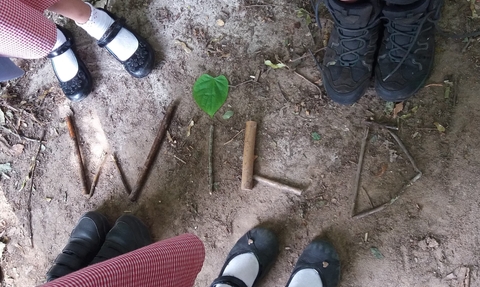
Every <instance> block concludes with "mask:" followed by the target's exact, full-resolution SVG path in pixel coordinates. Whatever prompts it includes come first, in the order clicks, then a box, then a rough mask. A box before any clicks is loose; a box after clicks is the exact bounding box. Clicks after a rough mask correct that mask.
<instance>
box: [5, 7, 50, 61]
mask: <svg viewBox="0 0 480 287" xmlns="http://www.w3.org/2000/svg"><path fill="white" fill-rule="evenodd" d="M57 1H58V0H1V1H0V55H1V56H6V57H13V58H24V59H37V58H42V57H45V56H46V55H47V54H48V53H50V52H51V51H52V48H53V46H54V45H55V41H56V39H57V30H56V27H55V24H54V23H53V22H52V21H50V20H49V19H47V18H46V17H45V16H44V14H43V12H44V11H45V10H46V9H47V8H48V7H50V6H52V5H53V4H55V3H56V2H57Z"/></svg>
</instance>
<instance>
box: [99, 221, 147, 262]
mask: <svg viewBox="0 0 480 287" xmlns="http://www.w3.org/2000/svg"><path fill="white" fill-rule="evenodd" d="M151 243H152V238H151V237H150V232H149V231H148V228H147V226H146V225H145V224H144V223H143V222H142V221H141V220H140V219H138V218H137V217H135V216H133V215H129V214H127V215H122V216H121V217H120V218H118V219H117V221H116V222H115V225H114V226H113V227H112V229H111V230H110V232H108V234H107V236H106V238H105V242H104V243H103V245H102V248H101V249H100V251H98V254H97V256H95V258H94V259H93V260H92V261H91V262H90V265H92V264H95V263H99V262H102V261H105V260H108V259H111V258H114V257H117V256H119V255H122V254H126V253H128V252H131V251H134V250H136V249H139V248H142V247H145V246H147V245H149V244H151Z"/></svg>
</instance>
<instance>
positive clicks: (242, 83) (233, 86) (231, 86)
mask: <svg viewBox="0 0 480 287" xmlns="http://www.w3.org/2000/svg"><path fill="white" fill-rule="evenodd" d="M248 83H255V81H254V80H253V79H250V80H246V81H245V82H241V83H240V84H236V85H228V86H229V87H230V88H238V87H240V86H241V85H244V84H248Z"/></svg>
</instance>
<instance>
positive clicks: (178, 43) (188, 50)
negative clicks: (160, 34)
mask: <svg viewBox="0 0 480 287" xmlns="http://www.w3.org/2000/svg"><path fill="white" fill-rule="evenodd" d="M175 44H177V45H179V46H180V47H182V49H183V50H184V51H185V53H187V54H190V53H191V52H192V49H190V48H189V47H188V46H187V44H186V43H185V42H182V41H180V40H175Z"/></svg>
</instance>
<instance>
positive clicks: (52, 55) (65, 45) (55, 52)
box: [47, 38, 75, 59]
mask: <svg viewBox="0 0 480 287" xmlns="http://www.w3.org/2000/svg"><path fill="white" fill-rule="evenodd" d="M74 44H75V42H74V40H73V38H69V39H67V41H65V43H63V44H62V45H61V46H60V47H58V48H57V49H55V50H53V51H52V52H50V54H48V55H47V58H49V59H51V58H55V57H57V56H59V55H61V54H63V53H65V52H66V51H68V50H69V49H70V48H71V47H72V46H73V45H74Z"/></svg>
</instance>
